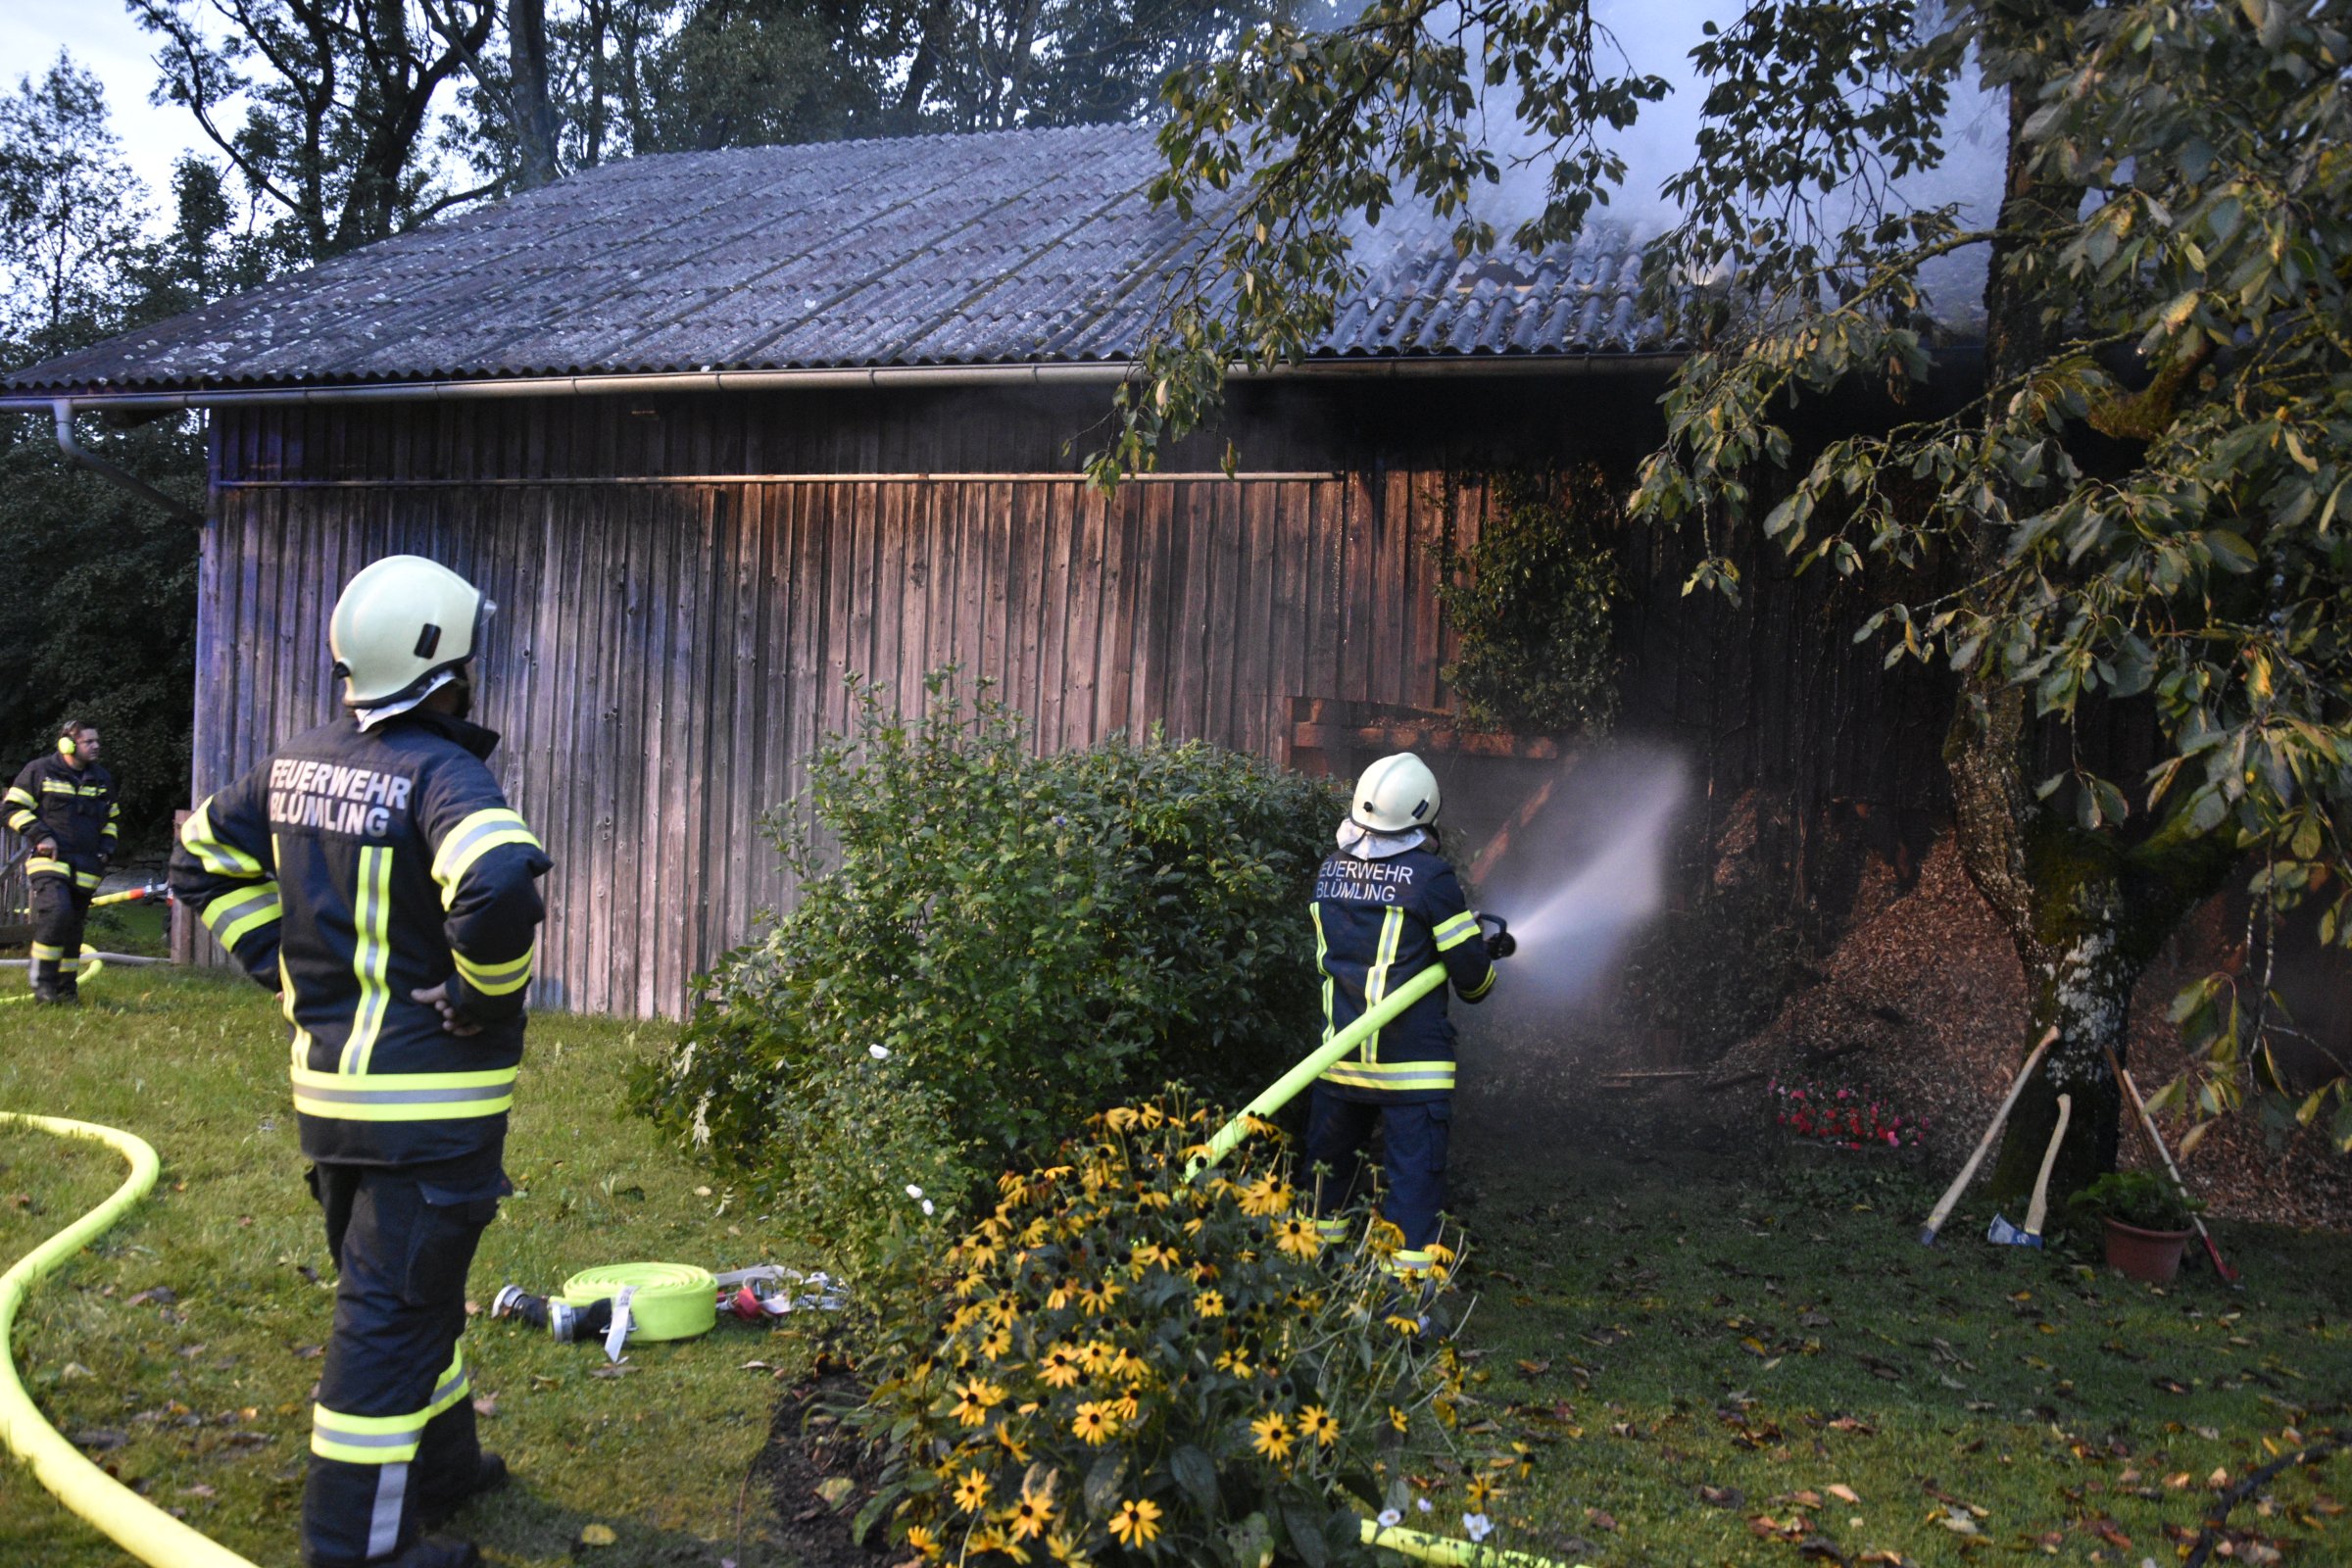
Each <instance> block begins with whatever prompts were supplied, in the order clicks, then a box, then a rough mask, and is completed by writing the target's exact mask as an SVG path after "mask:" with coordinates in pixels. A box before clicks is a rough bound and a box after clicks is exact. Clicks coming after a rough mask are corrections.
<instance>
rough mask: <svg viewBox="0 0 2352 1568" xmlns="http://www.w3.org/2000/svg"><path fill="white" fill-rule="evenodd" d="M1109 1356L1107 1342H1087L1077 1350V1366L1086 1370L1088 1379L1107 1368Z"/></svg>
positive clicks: (1108, 1343) (1108, 1344) (1109, 1351)
mask: <svg viewBox="0 0 2352 1568" xmlns="http://www.w3.org/2000/svg"><path fill="white" fill-rule="evenodd" d="M1110 1356H1111V1349H1110V1342H1109V1341H1108V1340H1089V1341H1087V1342H1086V1343H1085V1344H1084V1345H1082V1346H1080V1347H1079V1348H1078V1364H1079V1366H1081V1367H1083V1368H1084V1369H1085V1370H1086V1372H1087V1375H1088V1376H1090V1377H1091V1376H1093V1375H1094V1374H1095V1373H1097V1372H1100V1371H1102V1370H1103V1368H1104V1367H1106V1366H1108V1365H1109V1364H1110Z"/></svg>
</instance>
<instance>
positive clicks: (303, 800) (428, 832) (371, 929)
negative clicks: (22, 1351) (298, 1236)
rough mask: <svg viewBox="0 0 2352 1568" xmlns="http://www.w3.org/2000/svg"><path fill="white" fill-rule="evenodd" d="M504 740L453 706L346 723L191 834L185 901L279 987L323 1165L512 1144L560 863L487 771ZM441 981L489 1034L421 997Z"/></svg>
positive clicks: (212, 810) (187, 827)
mask: <svg viewBox="0 0 2352 1568" xmlns="http://www.w3.org/2000/svg"><path fill="white" fill-rule="evenodd" d="M497 742H498V737H497V736H496V735H494V734H492V733H491V732H490V731H488V730H486V729H483V728H481V727H480V726H479V725H475V724H468V723H466V722H465V721H463V720H460V719H454V718H450V717H448V716H446V715H443V714H438V713H429V712H410V713H404V714H401V715H399V716H397V717H395V718H391V719H388V720H386V721H385V722H383V723H382V724H379V725H378V726H377V727H375V728H374V729H372V730H362V729H361V728H360V727H359V725H358V723H357V722H356V721H355V720H353V719H350V718H343V719H339V720H337V721H335V722H333V723H330V724H325V725H321V726H320V727H319V728H318V729H315V730H311V731H309V732H308V733H306V734H303V735H298V736H296V737H295V738H294V739H292V740H290V741H288V742H286V743H285V744H284V745H283V746H281V747H279V748H278V750H277V751H276V752H275V753H274V754H272V755H271V756H270V757H268V758H266V759H264V760H263V761H262V763H261V765H260V766H258V767H256V768H254V769H253V770H252V771H251V772H249V773H247V774H246V775H245V776H244V777H242V778H240V779H238V780H237V781H236V782H235V783H233V784H230V785H229V786H227V787H226V788H225V789H222V790H221V791H219V792H218V793H216V794H215V795H213V796H212V797H210V798H209V799H207V800H206V801H205V802H204V803H203V804H201V805H200V806H198V807H197V809H195V810H194V811H193V812H191V813H190V814H189V816H188V819H187V821H186V822H185V823H183V824H182V825H181V829H180V835H179V845H178V848H177V849H175V850H174V851H173V852H172V893H173V894H174V896H176V897H177V898H178V899H179V900H180V901H181V902H182V903H184V904H186V905H188V907H191V908H193V909H195V910H196V911H197V913H198V915H199V917H200V918H201V919H202V920H203V922H204V924H205V927H206V929H208V930H210V931H211V932H212V933H213V935H214V937H215V938H216V939H217V940H218V941H219V942H220V943H221V946H222V947H223V948H224V949H226V950H227V951H228V953H229V954H230V955H231V956H233V957H235V959H236V960H237V962H238V963H239V964H241V965H242V966H243V967H244V968H245V970H246V971H247V972H248V973H250V974H251V975H252V976H253V977H254V978H255V979H256V980H258V981H260V982H261V983H262V984H263V985H265V986H267V987H269V988H270V989H271V990H273V991H281V992H283V994H284V1003H283V1005H284V1011H285V1016H286V1022H287V1024H288V1025H289V1026H290V1028H291V1030H292V1033H293V1048H292V1076H293V1083H294V1108H295V1109H296V1110H297V1111H298V1112H300V1118H301V1124H302V1147H303V1152H304V1153H306V1154H308V1155H309V1156H310V1157H311V1158H312V1159H315V1160H339V1161H347V1162H353V1163H360V1164H390V1165H409V1164H420V1163H424V1162H427V1161H436V1160H444V1159H456V1158H463V1157H464V1156H466V1155H467V1154H470V1153H474V1152H480V1151H481V1150H483V1149H485V1148H488V1147H493V1146H495V1145H496V1144H497V1143H498V1142H499V1141H500V1140H502V1139H503V1138H504V1136H505V1126H506V1112H507V1110H508V1108H509V1107H510V1106H511V1105H513V1103H514V1101H515V1068H516V1065H517V1063H519V1062H520V1060H521V1058H522V1025H523V988H524V987H525V986H527V985H528V984H529V983H530V978H531V960H532V956H533V953H534V951H535V947H534V945H535V943H536V941H537V937H538V927H539V921H540V917H541V914H542V912H543V910H542V907H541V905H540V900H539V890H538V886H537V879H538V878H539V877H541V876H543V875H545V874H546V873H547V871H548V869H549V865H550V862H549V860H548V858H547V854H546V852H545V851H544V850H542V849H541V848H540V845H539V841H538V839H537V838H536V837H535V836H534V835H533V834H532V832H531V830H530V828H529V826H528V825H527V824H525V823H524V821H523V819H522V817H521V816H520V815H519V814H518V813H517V812H515V810H514V809H512V808H511V807H509V806H508V805H507V801H506V797H505V796H504V795H503V794H502V793H501V792H500V790H499V787H498V782H497V780H496V779H495V778H493V777H492V776H491V773H490V769H489V768H488V767H487V766H486V765H485V762H484V760H485V759H486V758H487V757H488V756H489V755H490V751H491V749H492V748H493V747H494V746H496V745H497ZM440 985H446V986H447V987H448V996H449V998H450V1000H451V1002H452V1003H453V1005H456V1006H457V1008H458V1009H459V1012H460V1014H461V1016H462V1017H463V1018H464V1019H465V1020H466V1022H469V1023H475V1024H479V1025H480V1026H481V1032H480V1033H478V1034H474V1035H469V1036H459V1035H453V1034H451V1033H449V1032H448V1031H447V1030H445V1029H444V1028H443V1027H442V1023H441V1017H440V1014H439V1013H438V1012H436V1011H435V1010H434V1009H433V1008H432V1007H431V1006H430V1005H426V1004H423V1003H419V1002H417V1001H415V1000H414V998H413V996H412V993H413V992H416V991H420V990H426V989H429V988H431V987H433V986H440Z"/></svg>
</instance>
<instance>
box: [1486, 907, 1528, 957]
mask: <svg viewBox="0 0 2352 1568" xmlns="http://www.w3.org/2000/svg"><path fill="white" fill-rule="evenodd" d="M1490 925H1491V926H1493V927H1494V928H1495V929H1494V930H1492V931H1490V930H1488V929H1487V927H1489V926H1490ZM1478 932H1479V935H1481V936H1483V937H1485V938H1486V939H1487V956H1488V957H1490V958H1507V957H1509V956H1511V955H1512V954H1514V953H1517V952H1518V951H1519V939H1518V938H1517V937H1515V936H1513V935H1511V922H1510V921H1508V920H1505V919H1504V918H1503V917H1502V916H1501V915H1499V914H1481V915H1480V916H1479V917H1478Z"/></svg>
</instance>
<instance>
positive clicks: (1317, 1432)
mask: <svg viewBox="0 0 2352 1568" xmlns="http://www.w3.org/2000/svg"><path fill="white" fill-rule="evenodd" d="M1339 1435H1340V1423H1339V1421H1338V1420H1337V1418H1335V1417H1334V1416H1333V1415H1332V1413H1331V1412H1330V1411H1329V1410H1326V1409H1324V1408H1323V1407H1322V1406H1321V1405H1319V1404H1310V1405H1308V1406H1307V1407H1306V1408H1305V1409H1303V1410H1301V1411H1299V1436H1300V1437H1302V1438H1312V1439H1314V1440H1315V1446H1316V1447H1318V1448H1328V1447H1330V1446H1332V1444H1333V1443H1334V1442H1336V1441H1337V1440H1338V1438H1339Z"/></svg>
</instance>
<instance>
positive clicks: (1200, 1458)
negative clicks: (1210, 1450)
mask: <svg viewBox="0 0 2352 1568" xmlns="http://www.w3.org/2000/svg"><path fill="white" fill-rule="evenodd" d="M1168 1466H1169V1468H1170V1469H1172V1470H1173V1471H1174V1472H1175V1473H1176V1484H1177V1485H1178V1486H1179V1487H1182V1488H1183V1489H1184V1495H1186V1496H1188V1497H1190V1498H1191V1499H1192V1501H1193V1506H1194V1507H1196V1508H1198V1509H1200V1510H1201V1514H1202V1515H1204V1516H1205V1517H1208V1518H1212V1519H1213V1518H1215V1517H1216V1516H1217V1514H1218V1512H1219V1511H1220V1510H1219V1509H1218V1506H1217V1467H1216V1463H1215V1461H1213V1460H1211V1459H1210V1458H1209V1456H1208V1455H1207V1454H1205V1453H1203V1452H1201V1450H1200V1449H1199V1448H1197V1447H1195V1446H1192V1445H1191V1444H1189V1443H1188V1444H1186V1445H1184V1446H1182V1447H1180V1448H1178V1449H1177V1450H1176V1451H1175V1452H1174V1453H1173V1454H1171V1455H1169V1457H1168Z"/></svg>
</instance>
